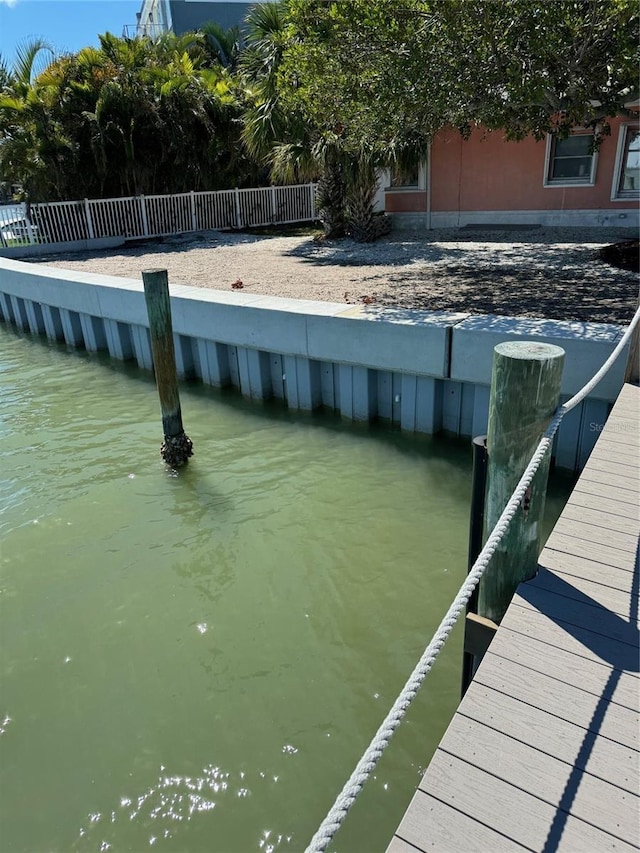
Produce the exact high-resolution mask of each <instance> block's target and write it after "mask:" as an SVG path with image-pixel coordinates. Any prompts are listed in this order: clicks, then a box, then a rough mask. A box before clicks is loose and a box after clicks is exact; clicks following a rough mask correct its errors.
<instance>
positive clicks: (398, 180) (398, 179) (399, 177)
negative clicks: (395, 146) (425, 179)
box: [389, 165, 420, 189]
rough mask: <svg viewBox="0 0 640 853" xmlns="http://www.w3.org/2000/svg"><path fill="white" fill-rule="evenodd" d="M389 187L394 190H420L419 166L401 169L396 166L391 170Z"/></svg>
mask: <svg viewBox="0 0 640 853" xmlns="http://www.w3.org/2000/svg"><path fill="white" fill-rule="evenodd" d="M389 186H390V187H391V188H392V189H409V188H413V189H418V187H419V186H420V170H419V168H418V166H417V165H416V166H412V167H409V168H405V169H401V168H400V167H399V166H394V167H393V168H392V169H391V177H390V179H389Z"/></svg>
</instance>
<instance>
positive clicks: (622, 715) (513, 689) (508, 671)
mask: <svg viewBox="0 0 640 853" xmlns="http://www.w3.org/2000/svg"><path fill="white" fill-rule="evenodd" d="M485 659H486V666H484V665H483V666H481V667H480V669H479V670H478V672H477V673H476V679H477V681H478V684H483V685H484V686H485V687H490V688H491V689H492V690H496V691H498V692H499V693H503V694H505V695H506V696H511V697H512V698H513V699H517V700H518V701H520V702H525V703H526V704H527V705H530V706H531V707H532V708H538V709H539V710H544V711H546V712H547V714H551V715H553V716H554V717H557V718H558V719H561V720H564V719H565V718H566V716H567V713H568V712H569V711H570V713H571V722H572V723H573V725H575V726H580V727H581V728H583V729H585V730H593V731H595V732H597V734H598V735H599V736H600V737H606V738H608V739H609V740H612V741H615V742H616V743H619V744H621V745H622V746H627V747H629V749H635V750H639V749H640V732H638V727H637V722H638V714H637V712H635V711H632V710H630V709H629V708H625V707H623V706H622V705H614V704H612V703H610V702H609V703H608V704H607V706H606V708H605V709H604V710H603V711H601V709H599V707H598V706H599V700H600V697H599V696H593V695H592V694H591V693H588V692H587V691H586V690H581V689H580V688H577V687H573V686H571V685H569V684H562V683H561V682H560V683H559V682H558V681H557V680H556V679H553V678H551V677H550V676H548V675H544V674H543V673H540V672H535V671H534V670H532V669H530V668H528V667H523V666H521V665H519V664H514V663H513V662H512V661H508V660H504V659H503V658H498V657H496V656H495V655H491V654H488V655H486V656H485ZM484 663H485V661H483V664H484ZM611 678H612V680H613V679H614V678H615V673H613V672H612V675H611ZM603 686H604V685H603ZM541 706H544V707H541Z"/></svg>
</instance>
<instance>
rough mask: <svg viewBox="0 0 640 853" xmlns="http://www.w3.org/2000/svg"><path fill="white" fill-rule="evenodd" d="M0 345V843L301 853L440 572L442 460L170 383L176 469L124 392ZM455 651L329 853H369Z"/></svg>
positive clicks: (364, 432)
mask: <svg viewBox="0 0 640 853" xmlns="http://www.w3.org/2000/svg"><path fill="white" fill-rule="evenodd" d="M0 348H1V352H2V356H1V359H0V362H1V364H0V371H1V372H0V383H1V388H2V393H1V398H0V418H1V421H2V425H1V433H0V435H1V439H2V441H1V444H0V477H1V483H0V510H1V514H0V536H1V541H2V550H1V565H2V577H1V582H0V619H1V623H0V624H1V625H2V636H1V642H2V654H1V659H0V664H1V673H2V694H1V698H0V731H1V736H0V753H1V757H0V768H1V769H0V790H1V796H0V837H1V838H2V844H1V845H0V846H1V847H2V850H7V851H11V853H20V851H25V853H35V851H61V853H63V851H98V850H113V851H136V852H137V851H142V850H147V849H149V848H154V849H158V850H166V851H181V853H199V851H203V853H204V851H207V852H208V853H210V851H214V853H235V851H238V853H245V852H246V851H252V850H255V851H259V850H262V851H275V850H291V851H294V850H295V851H301V850H303V849H304V847H305V845H306V843H307V842H308V840H309V839H310V837H311V835H312V834H313V832H314V831H315V829H316V828H317V825H318V823H319V822H320V820H321V819H322V818H323V817H324V815H325V813H326V811H327V809H328V808H329V806H330V805H331V804H332V802H333V799H334V797H335V795H336V794H337V792H338V791H339V790H340V788H341V787H342V784H343V783H344V781H345V780H346V778H347V777H348V775H349V774H350V772H351V770H352V769H353V766H354V765H355V763H356V761H357V760H358V758H359V757H360V755H361V753H362V751H363V749H364V748H365V747H366V745H367V744H368V742H369V740H370V738H371V736H372V735H373V733H374V732H375V730H376V728H377V726H378V725H379V723H380V722H381V720H382V719H383V717H384V715H385V714H386V712H387V710H388V708H389V707H390V705H391V704H392V703H393V701H394V699H395V697H396V694H397V692H398V691H399V689H400V688H401V687H402V685H403V684H404V681H405V679H406V677H407V675H408V674H409V672H410V671H411V669H412V668H413V666H414V664H415V662H416V660H417V658H418V657H419V656H420V654H421V652H422V649H423V648H424V646H425V644H426V643H427V642H428V640H429V639H430V637H431V635H432V633H433V631H434V629H435V627H436V625H437V624H438V622H439V620H440V618H441V617H442V615H443V613H444V612H445V611H446V609H447V607H448V605H449V603H450V601H451V599H452V597H453V596H454V594H455V592H456V590H457V588H458V586H459V584H460V582H461V580H462V578H463V576H464V572H465V560H466V535H467V524H468V521H467V515H468V500H469V491H470V489H469V475H470V453H469V449H468V444H467V443H466V442H465V443H459V442H445V441H442V440H429V439H421V440H413V439H409V438H406V437H403V436H402V435H401V434H400V433H399V432H398V431H397V430H395V429H391V428H389V429H387V428H384V427H369V426H360V427H358V426H352V425H347V426H345V425H343V424H342V423H341V421H340V419H339V418H337V417H335V416H333V415H329V414H327V415H322V414H314V415H313V416H301V415H299V414H297V413H296V414H293V413H289V412H288V411H287V410H286V409H285V408H284V407H283V406H282V405H280V404H279V403H273V404H272V405H268V406H260V405H252V404H249V403H246V402H243V401H242V400H241V399H239V397H238V395H237V394H236V393H235V392H214V391H212V390H209V389H204V388H202V387H198V386H190V387H185V388H183V390H182V404H183V414H184V419H185V425H186V428H187V432H188V433H189V435H190V436H191V438H192V439H193V441H194V445H195V453H196V455H195V457H194V459H193V460H192V462H191V463H190V465H189V467H188V469H186V470H184V471H182V472H180V473H179V474H178V475H176V474H172V473H170V472H168V471H167V470H166V469H165V467H164V466H163V464H162V462H161V461H160V457H159V444H160V440H161V434H160V418H159V411H158V402H157V396H156V391H155V387H154V385H153V382H152V381H151V379H150V378H149V376H147V375H145V374H143V373H141V372H139V371H138V370H136V369H135V368H130V367H125V366H123V365H121V364H112V363H110V362H109V360H108V359H106V358H104V357H96V356H90V355H88V354H86V353H83V352H80V353H78V352H72V351H67V349H66V348H65V347H64V346H59V345H50V344H48V343H47V342H45V341H43V340H39V339H36V340H34V339H31V338H29V337H28V336H24V335H22V334H20V333H17V332H14V331H11V330H9V329H8V328H6V327H0ZM559 506H560V500H559V497H558V498H554V499H553V500H552V501H551V502H550V509H551V515H554V514H556V513H557V512H558V509H559ZM460 654H461V651H460V631H459V630H458V631H457V632H456V634H455V635H454V637H453V638H452V641H451V642H450V643H449V644H448V646H447V647H446V650H445V652H444V653H443V655H442V656H441V658H440V659H439V661H438V663H437V665H436V667H435V669H434V671H433V673H432V674H431V675H430V677H429V679H428V682H427V684H426V685H425V688H423V690H422V692H421V694H420V696H419V698H418V700H417V701H416V703H415V706H414V707H413V708H412V709H411V711H410V713H409V715H408V717H407V720H406V722H405V723H404V724H403V725H402V727H401V729H400V731H399V732H398V734H397V735H396V738H395V739H394V742H393V744H392V746H391V748H390V749H389V750H388V753H387V754H386V755H385V757H384V758H383V760H382V761H381V763H380V765H379V768H378V770H377V772H376V774H375V777H374V778H373V779H372V780H371V781H370V783H369V785H368V786H367V789H366V790H365V792H364V794H363V795H362V797H361V799H360V800H359V801H358V803H357V804H356V806H355V807H354V809H353V811H352V813H351V814H350V815H349V817H348V819H347V824H346V827H345V829H344V831H343V832H342V833H341V835H340V836H339V837H338V838H337V843H336V845H335V846H334V848H332V849H337V850H341V851H363V852H364V851H367V852H368V851H374V850H384V849H385V847H386V844H387V842H388V839H389V837H390V835H391V834H392V832H393V830H394V828H395V825H396V824H397V822H398V821H399V819H400V817H401V815H402V813H403V811H404V808H405V807H406V805H407V803H408V801H409V799H410V796H411V793H412V790H413V788H414V787H415V785H416V783H417V781H418V778H419V773H420V772H421V770H422V768H423V767H424V765H425V764H426V762H427V760H428V758H429V755H430V754H431V752H432V751H433V749H434V748H435V746H436V744H437V742H438V740H439V739H440V737H441V735H442V733H443V731H444V729H445V728H446V725H447V723H448V721H449V719H450V717H451V714H452V713H453V710H454V709H455V706H456V704H457V701H458V692H459V673H460Z"/></svg>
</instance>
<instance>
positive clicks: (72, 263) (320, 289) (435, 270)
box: [31, 228, 638, 323]
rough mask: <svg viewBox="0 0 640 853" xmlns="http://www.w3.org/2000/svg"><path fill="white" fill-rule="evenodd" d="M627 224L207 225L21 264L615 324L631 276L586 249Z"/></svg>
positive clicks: (625, 307)
mask: <svg viewBox="0 0 640 853" xmlns="http://www.w3.org/2000/svg"><path fill="white" fill-rule="evenodd" d="M635 236H636V235H635V231H633V230H632V229H628V228H606V229H605V228H601V229H593V228H591V229H576V228H522V229H520V228H518V229H509V230H506V229H505V230H495V229H494V230H487V229H481V228H478V229H475V230H471V229H468V228H466V229H446V230H444V229H440V230H434V231H428V232H427V231H425V232H422V233H403V232H395V233H392V234H391V235H389V236H388V237H385V238H383V239H381V240H379V241H378V242H376V243H373V244H359V243H355V242H354V241H352V240H349V239H345V240H335V241H328V242H325V241H322V240H318V239H317V232H316V235H315V236H314V233H312V232H311V230H310V229H304V231H303V232H300V231H298V232H297V233H293V234H291V233H289V234H285V235H280V236H268V235H264V234H262V235H260V234H247V233H230V232H217V231H209V232H202V233H194V234H188V235H181V236H179V237H171V238H165V239H164V240H162V241H150V242H145V243H143V244H140V243H138V244H137V245H131V246H127V247H126V248H118V249H113V250H109V251H100V252H96V251H93V252H82V253H73V254H65V255H47V256H46V257H41V258H38V259H31V260H32V262H36V263H46V264H47V265H49V266H56V267H63V268H66V269H71V270H81V271H87V272H97V273H104V274H107V275H114V276H125V277H128V278H138V277H139V276H140V273H141V271H142V270H143V269H148V268H158V267H162V268H166V269H167V270H168V272H169V280H170V282H171V283H173V284H186V285H191V286H196V287H208V288H215V289H219V290H230V289H232V283H233V282H238V281H240V282H241V283H242V290H243V292H245V293H255V294H265V295H273V296H287V297H293V298H297V299H314V300H322V301H331V302H345V303H360V302H365V303H375V304H378V305H387V306H400V307H404V308H421V309H427V310H456V311H467V312H470V313H475V314H502V315H508V316H524V317H545V318H554V319H561V320H579V321H598V322H613V323H624V322H626V321H628V320H629V319H630V318H631V316H632V315H633V312H634V309H635V306H636V305H637V300H638V276H637V275H636V274H635V273H632V272H626V271H623V270H620V269H616V268H615V267H612V266H609V265H608V264H606V263H604V262H603V261H601V260H599V259H598V258H597V251H598V249H599V248H600V247H601V246H603V245H606V244H607V243H612V242H616V241H618V240H624V239H630V238H631V237H635Z"/></svg>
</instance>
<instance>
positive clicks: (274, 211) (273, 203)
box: [271, 187, 278, 225]
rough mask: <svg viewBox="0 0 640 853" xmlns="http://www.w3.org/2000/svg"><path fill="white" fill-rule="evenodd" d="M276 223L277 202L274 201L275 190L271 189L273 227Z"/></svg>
mask: <svg viewBox="0 0 640 853" xmlns="http://www.w3.org/2000/svg"><path fill="white" fill-rule="evenodd" d="M277 221H278V202H277V201H276V188H275V187H271V222H272V223H273V224H274V225H275V223H276V222H277Z"/></svg>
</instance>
